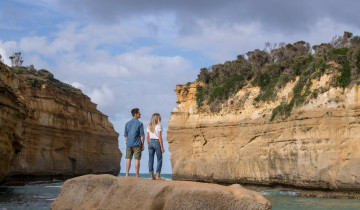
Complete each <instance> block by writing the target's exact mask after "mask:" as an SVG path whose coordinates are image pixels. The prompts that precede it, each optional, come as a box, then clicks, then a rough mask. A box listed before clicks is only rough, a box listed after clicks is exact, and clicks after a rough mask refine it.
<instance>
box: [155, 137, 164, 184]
mask: <svg viewBox="0 0 360 210" xmlns="http://www.w3.org/2000/svg"><path fill="white" fill-rule="evenodd" d="M155 152H156V157H157V166H156V179H159V180H163V179H162V178H161V177H160V173H161V167H162V152H161V146H160V142H158V141H157V142H156V146H155Z"/></svg>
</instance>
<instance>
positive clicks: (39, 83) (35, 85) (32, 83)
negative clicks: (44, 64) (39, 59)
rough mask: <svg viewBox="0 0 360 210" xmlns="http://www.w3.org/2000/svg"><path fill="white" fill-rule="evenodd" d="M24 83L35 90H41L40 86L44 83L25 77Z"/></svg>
mask: <svg viewBox="0 0 360 210" xmlns="http://www.w3.org/2000/svg"><path fill="white" fill-rule="evenodd" d="M25 81H26V82H27V83H28V84H29V85H30V86H31V87H35V88H41V85H43V84H44V83H45V82H44V81H43V80H40V79H37V78H33V77H26V78H25Z"/></svg>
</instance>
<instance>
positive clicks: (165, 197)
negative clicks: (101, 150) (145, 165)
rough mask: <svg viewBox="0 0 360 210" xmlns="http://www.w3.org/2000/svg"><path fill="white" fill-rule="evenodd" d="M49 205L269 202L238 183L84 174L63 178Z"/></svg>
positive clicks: (263, 205)
mask: <svg viewBox="0 0 360 210" xmlns="http://www.w3.org/2000/svg"><path fill="white" fill-rule="evenodd" d="M51 209H52V210H58V209H59V210H60V209H149V210H151V209H154V210H157V209H271V204H270V202H269V201H268V200H266V199H265V198H264V197H263V196H262V195H261V194H260V193H257V192H253V191H250V190H247V189H245V188H243V187H241V186H240V185H238V184H236V185H231V186H221V185H216V184H205V183H196V182H181V181H153V180H149V179H143V178H135V177H115V176H111V175H86V176H81V177H77V178H73V179H69V180H67V181H66V182H65V183H64V185H63V186H62V188H61V193H60V195H59V196H58V197H57V199H56V200H55V201H54V202H53V203H52V204H51Z"/></svg>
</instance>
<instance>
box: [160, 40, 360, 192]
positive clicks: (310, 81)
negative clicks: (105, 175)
mask: <svg viewBox="0 0 360 210" xmlns="http://www.w3.org/2000/svg"><path fill="white" fill-rule="evenodd" d="M344 36H345V35H344ZM340 38H341V37H340ZM343 39H344V38H343ZM325 47H326V48H325ZM313 48H314V49H316V52H317V53H315V54H311V53H310V51H309V49H310V48H309V46H308V44H306V43H305V42H296V43H294V44H288V45H286V47H285V45H284V46H282V47H280V48H278V49H274V50H273V51H271V52H266V51H260V50H257V51H256V50H255V51H253V52H249V53H248V56H249V57H248V58H247V59H246V58H244V57H243V56H239V57H238V59H237V60H235V61H229V62H225V63H224V64H218V65H215V66H213V67H212V68H210V69H202V70H201V72H200V74H199V76H198V80H197V81H196V82H192V83H188V84H185V85H177V86H176V90H175V92H176V94H177V104H178V106H177V107H176V108H174V110H173V112H172V114H171V119H170V121H169V129H168V132H167V140H168V141H169V150H170V152H171V164H172V167H173V168H172V173H173V179H174V180H192V181H206V182H217V183H243V184H255V185H269V186H273V185H281V186H285V187H295V188H298V189H313V190H314V189H317V190H324V191H329V190H330V191H343V192H358V191H359V189H360V150H359V148H360V141H359V139H360V100H359V99H360V95H359V91H360V90H359V88H360V87H359V82H358V81H357V78H359V77H358V74H359V68H360V54H359V51H358V46H357V45H355V46H353V45H350V44H349V43H348V44H346V45H344V46H343V48H339V47H338V46H335V45H334V46H333V45H331V44H323V45H321V46H314V47H313ZM302 49H306V50H304V53H300V51H301V50H302ZM352 53H355V54H354V57H351V56H350V55H352ZM356 53H358V54H356ZM279 55H286V56H289V57H288V58H286V59H285V58H281V59H283V60H281V59H280V58H279V57H278V56H279ZM355 55H356V56H358V57H355ZM266 56H268V61H266V60H265V61H266V62H268V64H264V63H261V64H259V62H260V61H261V62H262V61H264V60H261V59H262V58H264V57H265V58H266ZM272 56H275V58H276V59H278V60H276V59H275V60H271V58H273V57H272ZM291 56H292V57H291ZM256 59H258V60H256Z"/></svg>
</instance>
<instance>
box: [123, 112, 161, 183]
mask: <svg viewBox="0 0 360 210" xmlns="http://www.w3.org/2000/svg"><path fill="white" fill-rule="evenodd" d="M131 115H132V116H133V118H132V119H131V120H130V121H129V122H127V123H126V125H125V132H124V136H125V142H126V157H125V158H126V159H127V161H126V176H129V170H130V166H131V159H132V156H133V155H134V157H135V171H136V176H137V177H139V169H140V159H141V152H142V151H144V149H145V147H144V141H145V134H144V126H143V124H142V122H140V121H139V118H140V117H141V113H140V110H139V109H138V108H135V109H132V110H131ZM160 123H161V117H160V114H158V113H155V114H153V115H152V117H151V120H150V124H149V125H148V127H147V132H146V141H147V144H148V150H149V173H150V175H151V179H153V180H155V179H156V180H164V179H163V178H161V177H160V172H161V166H162V153H164V152H165V150H164V146H163V141H162V136H161V133H162V127H161V124H160ZM155 153H156V157H157V167H156V178H155V177H154V155H155Z"/></svg>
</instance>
